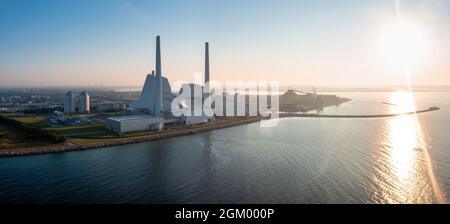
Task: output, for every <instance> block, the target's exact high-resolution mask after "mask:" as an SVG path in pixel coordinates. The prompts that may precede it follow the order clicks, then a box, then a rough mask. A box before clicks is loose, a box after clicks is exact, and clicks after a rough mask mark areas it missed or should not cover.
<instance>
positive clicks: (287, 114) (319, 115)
mask: <svg viewBox="0 0 450 224" xmlns="http://www.w3.org/2000/svg"><path fill="white" fill-rule="evenodd" d="M436 110H439V107H430V108H428V109H424V110H416V111H411V112H405V113H397V114H357V115H353V114H352V115H338V114H300V113H280V114H279V117H280V118H284V117H323V118H380V117H396V116H401V115H412V114H420V113H426V112H431V111H436Z"/></svg>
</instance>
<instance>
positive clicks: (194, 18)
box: [0, 0, 450, 86]
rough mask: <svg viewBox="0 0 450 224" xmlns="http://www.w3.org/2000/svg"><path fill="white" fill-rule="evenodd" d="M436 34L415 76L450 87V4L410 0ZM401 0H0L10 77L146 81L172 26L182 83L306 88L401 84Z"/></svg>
mask: <svg viewBox="0 0 450 224" xmlns="http://www.w3.org/2000/svg"><path fill="white" fill-rule="evenodd" d="M399 5H400V8H399V9H400V13H401V15H402V18H403V19H404V20H407V21H411V22H412V23H415V24H417V25H418V26H420V27H421V28H423V30H425V31H426V40H427V52H426V54H425V55H424V60H422V61H421V62H420V63H417V64H415V66H413V67H412V68H411V73H412V76H411V79H412V82H413V83H414V84H421V85H425V84H426V85H428V84H450V63H449V62H450V1H448V0H441V1H438V0H435V1H433V0H421V1H414V0H408V1H406V0H404V1H399ZM395 21H396V7H395V1H392V0H391V1H382V0H372V1H370V0H352V1H350V0H347V1H344V0H329V1H320V0H314V1H313V0H310V1H300V0H295V1H279V0H276V1H275V0H272V1H265V0H255V1H243V0H226V1H225V0H223V1H214V0H209V1H192V0H190V1H184V0H180V1H143V0H142V1H136V0H38V1H36V0H29V1H24V0H0V86H58V85H94V84H96V83H97V84H103V85H104V86H111V85H114V86H140V85H143V82H144V79H145V75H146V74H147V73H149V72H150V71H151V70H152V69H153V68H154V57H155V52H154V50H155V46H154V45H155V36H156V35H157V34H159V35H161V42H162V63H163V73H164V74H165V76H166V77H168V78H169V80H170V81H171V82H174V81H179V80H186V81H190V80H192V74H193V73H196V72H203V60H204V58H203V53H204V49H203V46H204V42H205V41H209V42H210V61H211V79H212V80H218V81H225V80H276V81H279V82H280V83H281V84H291V85H293V84H299V85H346V86H358V85H364V86H367V85H372V86H373V85H401V84H405V78H404V76H403V72H402V70H401V69H400V68H399V67H397V66H393V65H392V64H388V63H386V61H385V60H383V58H382V57H380V54H379V53H378V49H377V48H378V43H379V40H380V36H381V33H382V31H383V28H384V27H385V26H386V25H389V24H392V23H394V22H395Z"/></svg>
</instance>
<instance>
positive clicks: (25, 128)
mask: <svg viewBox="0 0 450 224" xmlns="http://www.w3.org/2000/svg"><path fill="white" fill-rule="evenodd" d="M41 119H43V118H42V117H41ZM19 120H20V119H19ZM19 120H17V118H9V117H6V116H3V115H0V122H1V123H4V124H6V125H9V126H12V127H14V128H16V129H17V130H19V131H22V132H24V133H25V135H26V137H27V138H30V139H48V140H51V141H52V142H54V143H63V142H65V141H66V138H65V137H64V136H62V135H60V134H58V133H55V132H52V131H49V130H45V129H42V128H39V127H37V126H35V125H37V124H40V123H41V122H42V121H41V120H40V119H39V118H37V117H36V118H28V117H27V119H25V120H24V121H26V122H29V123H26V122H21V121H19Z"/></svg>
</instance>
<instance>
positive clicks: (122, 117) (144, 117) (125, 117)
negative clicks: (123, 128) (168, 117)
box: [108, 115, 164, 122]
mask: <svg viewBox="0 0 450 224" xmlns="http://www.w3.org/2000/svg"><path fill="white" fill-rule="evenodd" d="M108 119H111V120H114V121H130V120H142V119H152V120H159V119H160V120H161V122H163V121H164V119H163V118H161V117H154V116H150V115H131V116H119V117H109V118H108Z"/></svg>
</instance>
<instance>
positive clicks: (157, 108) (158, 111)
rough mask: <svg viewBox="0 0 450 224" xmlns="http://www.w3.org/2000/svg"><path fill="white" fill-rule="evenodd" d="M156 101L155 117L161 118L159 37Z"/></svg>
mask: <svg viewBox="0 0 450 224" xmlns="http://www.w3.org/2000/svg"><path fill="white" fill-rule="evenodd" d="M155 91H156V95H155V97H156V99H155V107H154V109H155V111H154V113H155V114H154V115H155V117H159V116H160V112H161V106H162V81H161V44H160V40H159V35H158V36H156V88H155Z"/></svg>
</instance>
